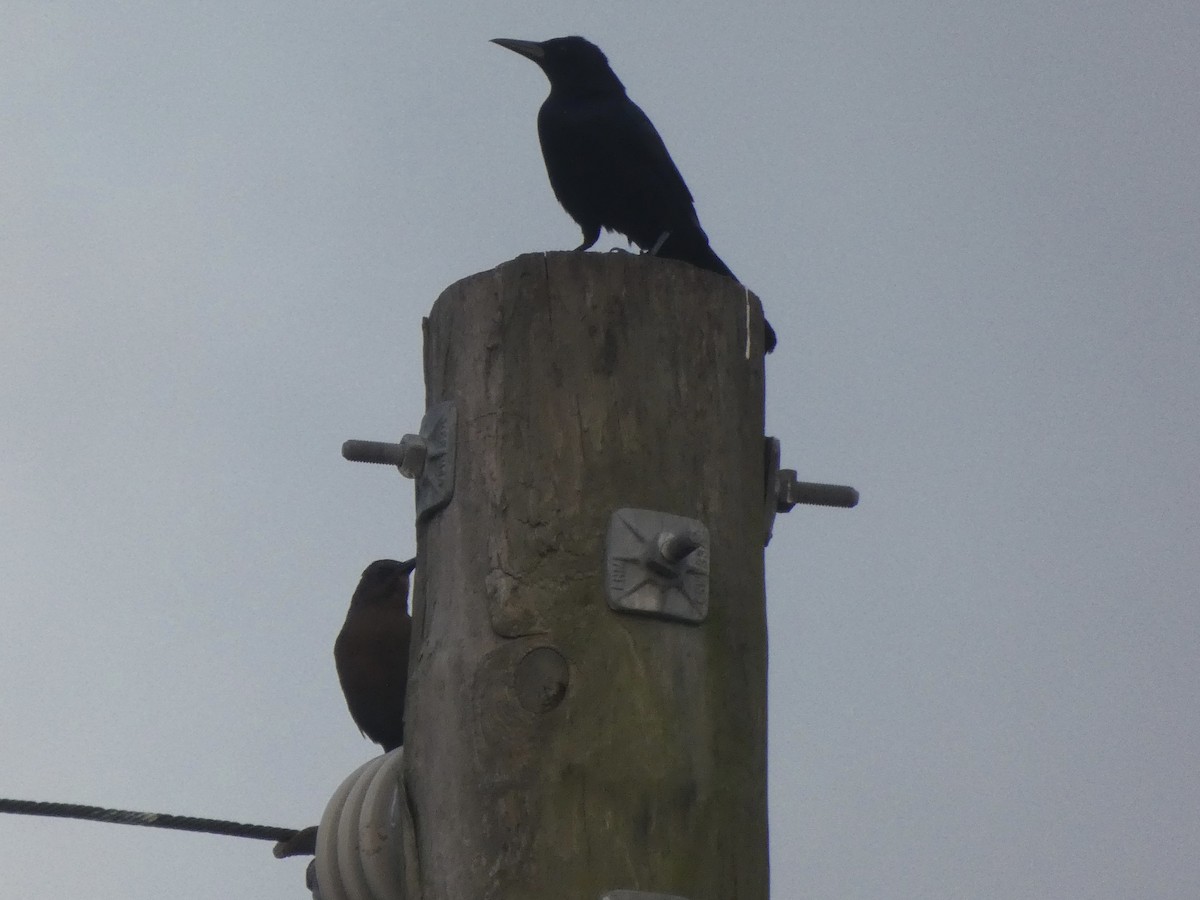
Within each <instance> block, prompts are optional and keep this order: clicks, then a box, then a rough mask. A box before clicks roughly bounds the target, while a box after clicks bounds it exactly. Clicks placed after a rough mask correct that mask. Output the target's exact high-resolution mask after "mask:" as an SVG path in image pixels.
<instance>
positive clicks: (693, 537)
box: [655, 528, 704, 566]
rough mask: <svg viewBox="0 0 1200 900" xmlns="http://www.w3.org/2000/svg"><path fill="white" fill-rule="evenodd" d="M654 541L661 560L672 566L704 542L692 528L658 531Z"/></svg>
mask: <svg viewBox="0 0 1200 900" xmlns="http://www.w3.org/2000/svg"><path fill="white" fill-rule="evenodd" d="M655 543H656V544H657V545H658V552H659V554H660V555H661V556H662V558H663V560H664V561H665V562H668V563H670V564H671V565H673V566H674V565H677V564H679V563H681V562H683V560H684V558H685V557H687V556H688V555H689V554H691V552H692V551H693V550H695V549H696V548H697V547H699V546H700V545H701V544H702V543H704V538H703V537H702V536H701V535H700V534H699V532H697V531H696V529H694V528H691V529H688V530H687V531H680V532H674V531H660V532H659V534H658V537H657V538H656V540H655Z"/></svg>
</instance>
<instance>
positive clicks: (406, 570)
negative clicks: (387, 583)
mask: <svg viewBox="0 0 1200 900" xmlns="http://www.w3.org/2000/svg"><path fill="white" fill-rule="evenodd" d="M416 567H417V558H416V557H415V556H414V557H413V558H412V559H406V560H404V562H402V563H400V574H401V575H408V574H410V573H411V572H412V570H413V569H415V568H416Z"/></svg>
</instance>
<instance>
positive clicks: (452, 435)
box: [342, 400, 458, 521]
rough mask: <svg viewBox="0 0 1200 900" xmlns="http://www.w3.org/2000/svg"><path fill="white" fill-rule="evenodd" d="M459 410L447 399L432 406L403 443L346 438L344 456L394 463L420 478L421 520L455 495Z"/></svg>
mask: <svg viewBox="0 0 1200 900" xmlns="http://www.w3.org/2000/svg"><path fill="white" fill-rule="evenodd" d="M457 436H458V411H457V409H455V406H454V403H453V402H452V401H450V400H444V401H442V402H441V403H435V404H434V405H433V406H431V407H429V410H428V411H427V412H426V413H425V415H424V416H423V417H422V419H421V432H420V434H406V435H404V437H402V438H401V439H400V443H398V444H392V443H387V442H385V441H346V443H344V444H342V456H343V457H345V458H346V459H348V460H351V461H353V462H369V463H381V464H384V465H393V466H395V467H396V468H397V469H399V470H400V474H401V475H403V476H404V477H405V478H412V479H413V480H414V481H416V491H415V493H416V497H417V521H420V520H422V519H425V518H428V517H429V516H431V515H433V514H434V513H435V512H437V511H438V510H440V509H442V508H444V507H445V506H446V504H447V503H449V502H450V500H451V498H452V497H453V496H454V456H455V454H454V445H455V443H456V439H457Z"/></svg>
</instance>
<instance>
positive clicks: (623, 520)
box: [605, 509, 709, 622]
mask: <svg viewBox="0 0 1200 900" xmlns="http://www.w3.org/2000/svg"><path fill="white" fill-rule="evenodd" d="M708 554H709V537H708V529H707V528H705V527H704V524H703V523H702V522H699V521H697V520H696V519H686V518H684V517H683V516H673V515H671V514H670V513H663V512H655V511H654V510H650V509H618V510H617V511H616V512H614V513H613V514H612V518H611V519H610V520H609V523H608V537H607V539H606V541H605V586H606V589H607V594H608V605H609V606H610V607H611V608H612V609H615V610H617V611H618V612H632V613H642V614H645V615H651V616H658V617H660V618H663V619H674V620H677V621H680V622H703V621H704V619H705V617H706V616H707V615H708Z"/></svg>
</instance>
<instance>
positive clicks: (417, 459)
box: [342, 434, 429, 478]
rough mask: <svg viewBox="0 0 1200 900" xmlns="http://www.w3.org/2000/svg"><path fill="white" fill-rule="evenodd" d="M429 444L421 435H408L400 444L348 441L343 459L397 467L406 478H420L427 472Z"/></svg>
mask: <svg viewBox="0 0 1200 900" xmlns="http://www.w3.org/2000/svg"><path fill="white" fill-rule="evenodd" d="M428 456H429V443H428V442H427V441H426V440H425V438H423V437H421V436H420V435H419V434H406V435H405V436H404V437H402V438H401V439H400V443H398V444H393V443H389V442H387V441H346V442H345V443H344V444H342V457H343V458H344V459H348V460H350V461H351V462H365V463H376V464H379V465H385V466H395V467H396V468H397V469H399V470H400V474H401V475H403V476H404V477H405V478H419V477H420V475H421V473H422V472H424V471H425V460H426V458H428Z"/></svg>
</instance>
